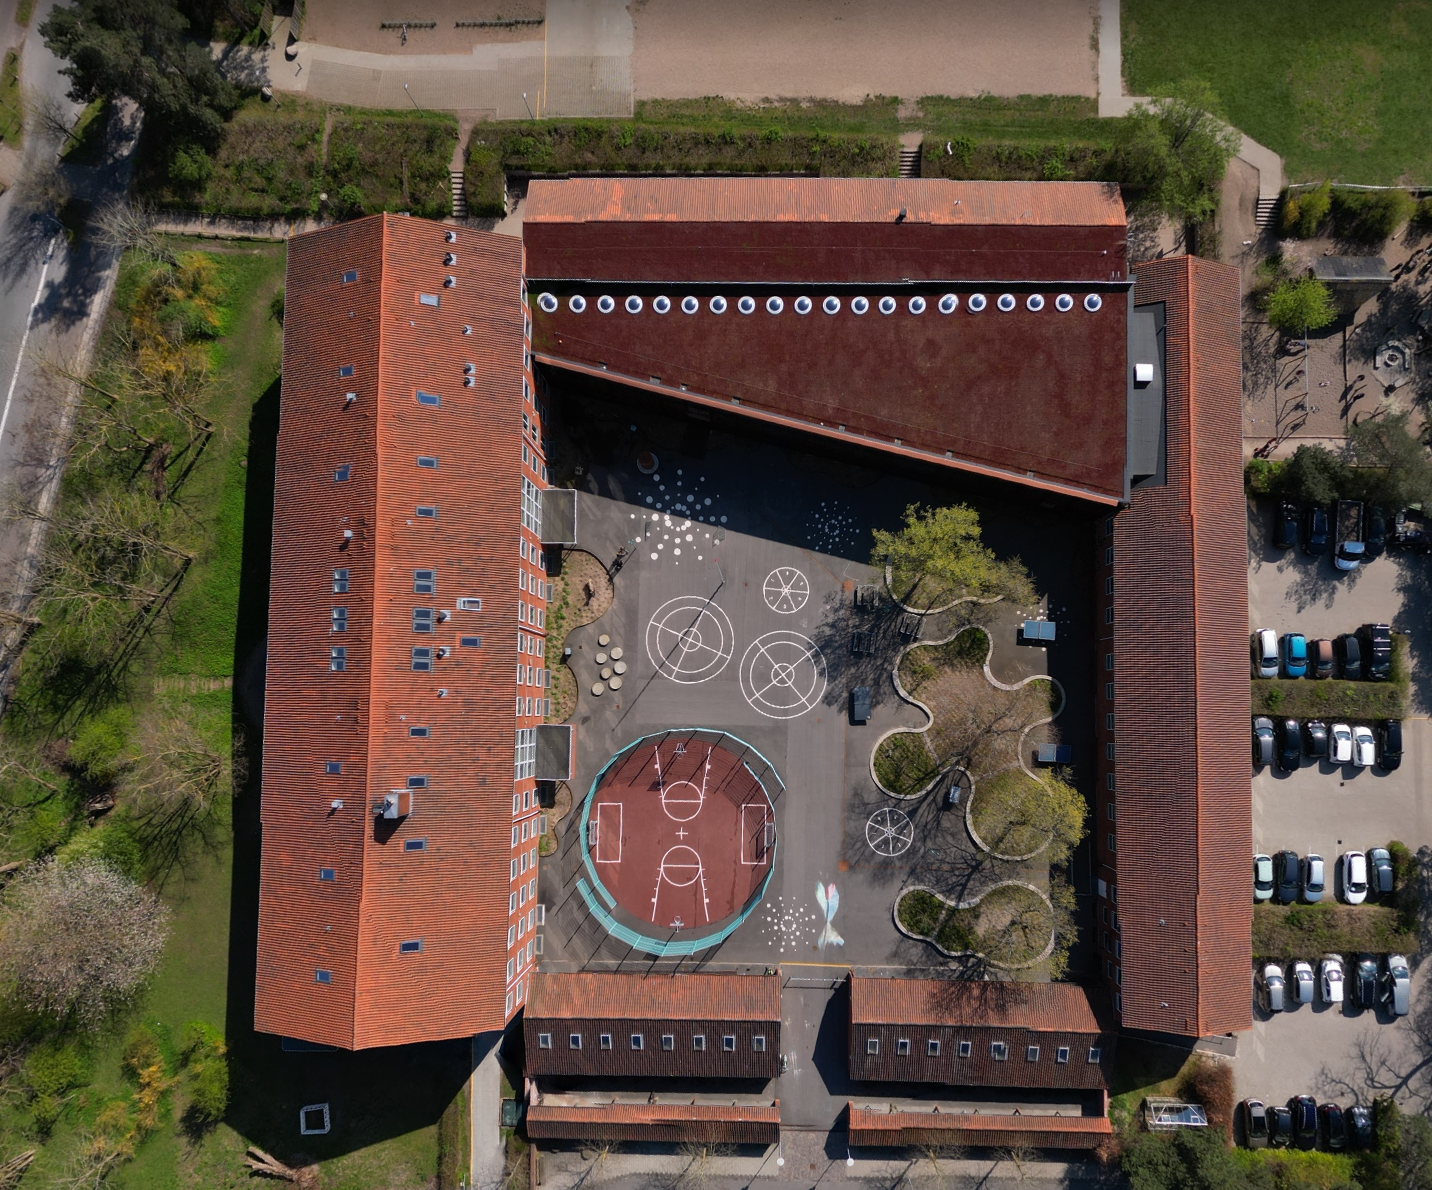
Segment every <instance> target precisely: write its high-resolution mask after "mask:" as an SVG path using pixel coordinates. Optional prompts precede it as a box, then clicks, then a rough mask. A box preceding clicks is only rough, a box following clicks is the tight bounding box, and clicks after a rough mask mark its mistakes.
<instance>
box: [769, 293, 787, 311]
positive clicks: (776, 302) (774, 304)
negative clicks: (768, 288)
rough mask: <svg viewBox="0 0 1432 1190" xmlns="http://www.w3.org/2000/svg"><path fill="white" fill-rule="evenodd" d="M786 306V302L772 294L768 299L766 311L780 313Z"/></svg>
mask: <svg viewBox="0 0 1432 1190" xmlns="http://www.w3.org/2000/svg"><path fill="white" fill-rule="evenodd" d="M785 308H786V303H785V302H784V301H783V300H781V299H780V298H778V297H775V296H771V297H768V298H767V299H766V313H767V314H779V313H780V312H781V311H782V310H784V309H785Z"/></svg>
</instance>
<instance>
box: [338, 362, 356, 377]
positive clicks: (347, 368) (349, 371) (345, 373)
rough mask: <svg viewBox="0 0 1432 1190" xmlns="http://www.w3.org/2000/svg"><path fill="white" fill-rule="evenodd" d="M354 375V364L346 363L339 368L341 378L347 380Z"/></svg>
mask: <svg viewBox="0 0 1432 1190" xmlns="http://www.w3.org/2000/svg"><path fill="white" fill-rule="evenodd" d="M352 375H353V365H352V364H344V365H343V366H342V367H341V368H339V369H338V376H339V379H342V380H346V379H347V378H348V377H349V376H352Z"/></svg>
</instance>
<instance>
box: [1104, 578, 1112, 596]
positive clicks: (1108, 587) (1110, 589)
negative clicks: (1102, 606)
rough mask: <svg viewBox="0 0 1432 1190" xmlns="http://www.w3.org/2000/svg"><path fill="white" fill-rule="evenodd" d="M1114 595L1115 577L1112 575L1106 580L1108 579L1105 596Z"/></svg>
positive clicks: (1105, 582) (1105, 583)
mask: <svg viewBox="0 0 1432 1190" xmlns="http://www.w3.org/2000/svg"><path fill="white" fill-rule="evenodd" d="M1113 593H1114V576H1113V575H1110V576H1109V577H1108V578H1106V579H1105V580H1104V594H1105V595H1112V594H1113Z"/></svg>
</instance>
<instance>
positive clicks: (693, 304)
mask: <svg viewBox="0 0 1432 1190" xmlns="http://www.w3.org/2000/svg"><path fill="white" fill-rule="evenodd" d="M699 309H701V303H700V302H698V301H697V300H696V299H695V298H694V297H692V296H691V295H690V294H687V295H686V296H685V297H684V298H682V299H681V312H682V313H683V314H695V313H696V311H697V310H699Z"/></svg>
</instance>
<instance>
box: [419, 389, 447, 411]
mask: <svg viewBox="0 0 1432 1190" xmlns="http://www.w3.org/2000/svg"><path fill="white" fill-rule="evenodd" d="M442 403H443V398H442V394H441V393H425V392H423V390H422V389H418V404H419V405H430V406H433V407H437V406H439V405H441V404H442Z"/></svg>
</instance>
